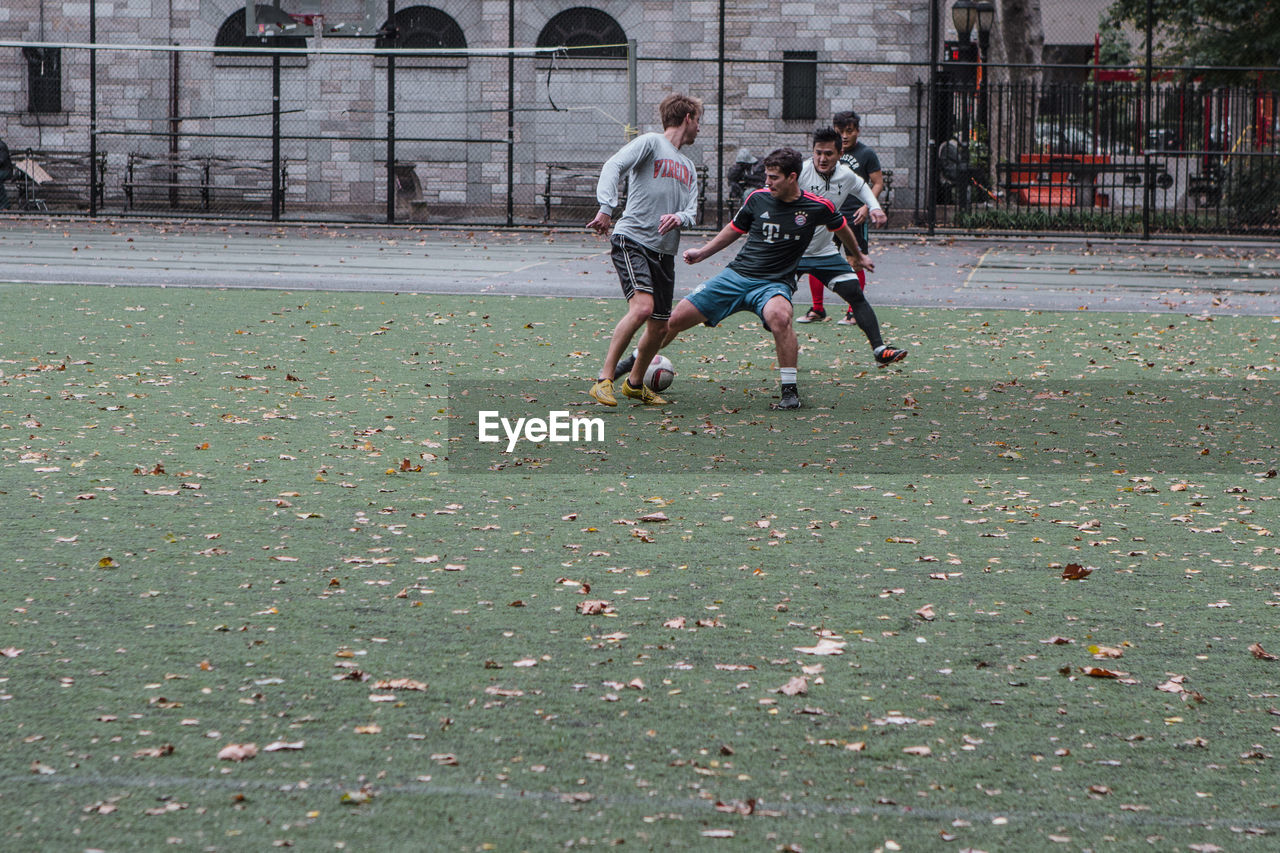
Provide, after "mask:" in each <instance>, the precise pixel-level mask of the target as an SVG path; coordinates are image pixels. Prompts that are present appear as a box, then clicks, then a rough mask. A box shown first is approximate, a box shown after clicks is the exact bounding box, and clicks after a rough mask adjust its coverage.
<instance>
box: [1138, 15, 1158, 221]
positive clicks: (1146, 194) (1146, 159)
mask: <svg viewBox="0 0 1280 853" xmlns="http://www.w3.org/2000/svg"><path fill="white" fill-rule="evenodd" d="M1153 30H1154V16H1153V15H1152V13H1151V0H1147V68H1146V73H1145V74H1144V76H1145V78H1146V81H1145V83H1144V84H1143V91H1142V112H1143V121H1141V122H1139V124H1138V127H1139V130H1140V132H1141V131H1142V129H1143V128H1145V127H1146V126H1149V125H1150V123H1151V73H1152V68H1151V62H1152V57H1151V52H1152V45H1151V39H1152V35H1153ZM1138 140H1139V142H1140V143H1144V142H1145V141H1146V140H1145V139H1144V138H1143V137H1142V136H1141V135H1139V136H1138ZM1142 164H1143V169H1142V175H1143V184H1144V185H1145V186H1144V188H1143V193H1142V239H1143V240H1150V239H1151V205H1152V203H1153V202H1154V201H1155V192H1156V188H1155V181H1153V180H1152V178H1154V177H1155V176H1154V174H1153V173H1152V170H1151V146H1149V145H1145V144H1144V145H1143V146H1142Z"/></svg>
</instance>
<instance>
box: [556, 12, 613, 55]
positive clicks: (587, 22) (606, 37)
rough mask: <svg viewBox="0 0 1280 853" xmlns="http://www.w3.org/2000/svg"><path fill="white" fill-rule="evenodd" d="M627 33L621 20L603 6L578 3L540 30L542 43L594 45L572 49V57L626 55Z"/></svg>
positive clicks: (576, 45) (570, 45)
mask: <svg viewBox="0 0 1280 853" xmlns="http://www.w3.org/2000/svg"><path fill="white" fill-rule="evenodd" d="M626 44H627V34H626V33H625V32H623V29H622V27H620V26H618V22H617V21H615V20H614V19H613V18H611V17H610V16H609V15H608V14H606V13H604V12H601V11H600V10H599V9H592V8H590V7H587V6H574V7H573V8H572V9H565V10H564V11H563V12H561V13H560V14H558V15H556V16H555V17H554V18H552V19H551V20H550V21H547V25H546V26H545V27H543V28H542V32H540V33H538V47H560V46H561V45H563V46H565V47H587V46H594V45H608V47H594V49H587V50H574V51H570V53H569V56H570V58H572V59H625V58H626V56H627V47H626Z"/></svg>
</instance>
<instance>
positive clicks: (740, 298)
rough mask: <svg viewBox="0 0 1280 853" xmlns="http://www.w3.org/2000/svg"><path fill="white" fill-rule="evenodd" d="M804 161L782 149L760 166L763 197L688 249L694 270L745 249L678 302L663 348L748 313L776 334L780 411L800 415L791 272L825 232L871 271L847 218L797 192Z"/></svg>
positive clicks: (756, 193)
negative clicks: (738, 245)
mask: <svg viewBox="0 0 1280 853" xmlns="http://www.w3.org/2000/svg"><path fill="white" fill-rule="evenodd" d="M803 164H804V158H803V157H802V156H801V155H800V152H798V151H796V150H795V149H794V148H779V149H778V150H777V151H774V152H773V153H772V154H770V155H769V156H768V157H766V158H765V160H764V167H765V189H762V190H755V191H754V192H752V193H751V194H750V195H749V196H747V198H746V201H744V202H743V204H742V207H741V208H740V209H739V210H738V213H737V215H736V216H734V217H733V221H732V222H730V223H729V224H728V225H726V226H725V227H724V229H723V230H721V231H720V233H719V234H717V235H716V236H714V237H712V238H711V240H710V241H708V242H707V243H705V244H704V245H702V246H699V247H698V248H696V249H687V250H686V251H685V253H684V260H685V263H688V264H696V263H698V262H699V261H704V260H706V259H707V258H709V257H711V256H712V255H714V254H715V253H716V252H719V251H720V250H721V249H723V248H725V247H726V246H728V245H729V244H730V243H732V242H733V241H735V240H737V239H738V238H739V237H741V236H742V235H743V234H746V235H747V242H746V244H745V245H743V247H742V249H741V250H740V251H739V252H738V256H737V257H736V258H734V259H733V260H732V261H730V262H729V265H728V268H727V269H725V270H724V271H723V272H721V273H720V274H719V275H716V276H715V277H713V278H711V279H708V280H707V281H705V282H703V283H702V284H700V285H698V287H697V288H696V289H695V290H694V291H693V292H692V293H690V294H689V295H688V296H686V297H685V298H684V299H682V300H680V303H679V304H678V305H677V306H676V308H675V310H674V311H673V312H672V313H671V320H670V322H669V323H668V324H667V336H666V339H665V340H664V341H663V346H666V345H667V344H669V343H671V341H672V340H673V339H674V338H675V336H676V335H678V334H680V332H683V331H684V330H686V329H691V328H693V327H694V326H696V325H698V324H699V323H702V324H705V325H707V326H715V325H717V324H718V323H719V322H720V321H721V320H723V319H724V318H725V317H728V316H729V315H730V314H733V313H735V312H737V311H753V312H755V314H756V315H757V316H759V317H760V320H761V322H762V323H763V324H764V327H765V329H767V330H768V331H769V332H771V333H772V334H773V341H774V346H775V347H777V351H778V368H779V372H780V378H781V384H782V400H781V402H779V403H775V404H774V408H777V409H798V408H800V392H799V390H798V388H797V385H796V361H797V358H798V356H799V352H800V345H799V343H798V342H797V341H796V332H795V328H794V327H793V326H792V325H791V315H792V308H791V296H792V293H794V291H795V287H796V284H795V274H796V266H797V265H798V264H799V263H800V257H801V255H803V254H804V250H805V249H806V248H808V246H809V240H810V238H812V237H813V232H814V231H815V230H816V229H818V228H826V229H827V230H829V231H832V232H834V233H835V236H836V238H837V239H839V240H840V242H841V243H843V244H844V245H845V246H847V247H852V248H851V251H850V257H849V261H850V263H851V264H855V265H856V266H855V268H858V267H864V268H866V269H872V266H871V262H870V261H867V260H865V258H863V255H862V253H861V252H859V251H857V243H856V241H855V240H854V236H853V232H852V231H851V230H850V229H849V225H848V223H847V222H845V218H844V215H843V214H841V213H840V212H839V211H838V210H836V208H835V205H833V204H832V203H831V202H829V201H827V200H826V199H825V198H822V197H821V196H818V195H814V194H812V193H807V192H803V191H802V190H801V189H800V170H801V167H802V166H803Z"/></svg>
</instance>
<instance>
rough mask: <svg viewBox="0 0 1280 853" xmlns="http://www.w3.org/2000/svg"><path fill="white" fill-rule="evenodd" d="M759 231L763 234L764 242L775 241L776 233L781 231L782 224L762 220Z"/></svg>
mask: <svg viewBox="0 0 1280 853" xmlns="http://www.w3.org/2000/svg"><path fill="white" fill-rule="evenodd" d="M760 233H762V234H764V241H765V242H766V243H773V242H775V241H777V239H778V235H779V234H781V233H782V226H781V225H779V224H778V223H776V222H762V223H760Z"/></svg>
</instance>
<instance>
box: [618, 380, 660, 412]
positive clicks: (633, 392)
mask: <svg viewBox="0 0 1280 853" xmlns="http://www.w3.org/2000/svg"><path fill="white" fill-rule="evenodd" d="M622 396H624V397H630V398H631V399H633V400H639V401H640V402H642V403H644V404H645V405H646V406H667V405H670V404H671V401H670V400H668V399H667V398H666V397H663V396H662V395H661V394H659V393H658V392H656V391H654V390H653V389H652V388H649V387H648V386H647V385H641V386H640V387H639V388H632V387H631V380H630V379H624V380H622Z"/></svg>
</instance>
